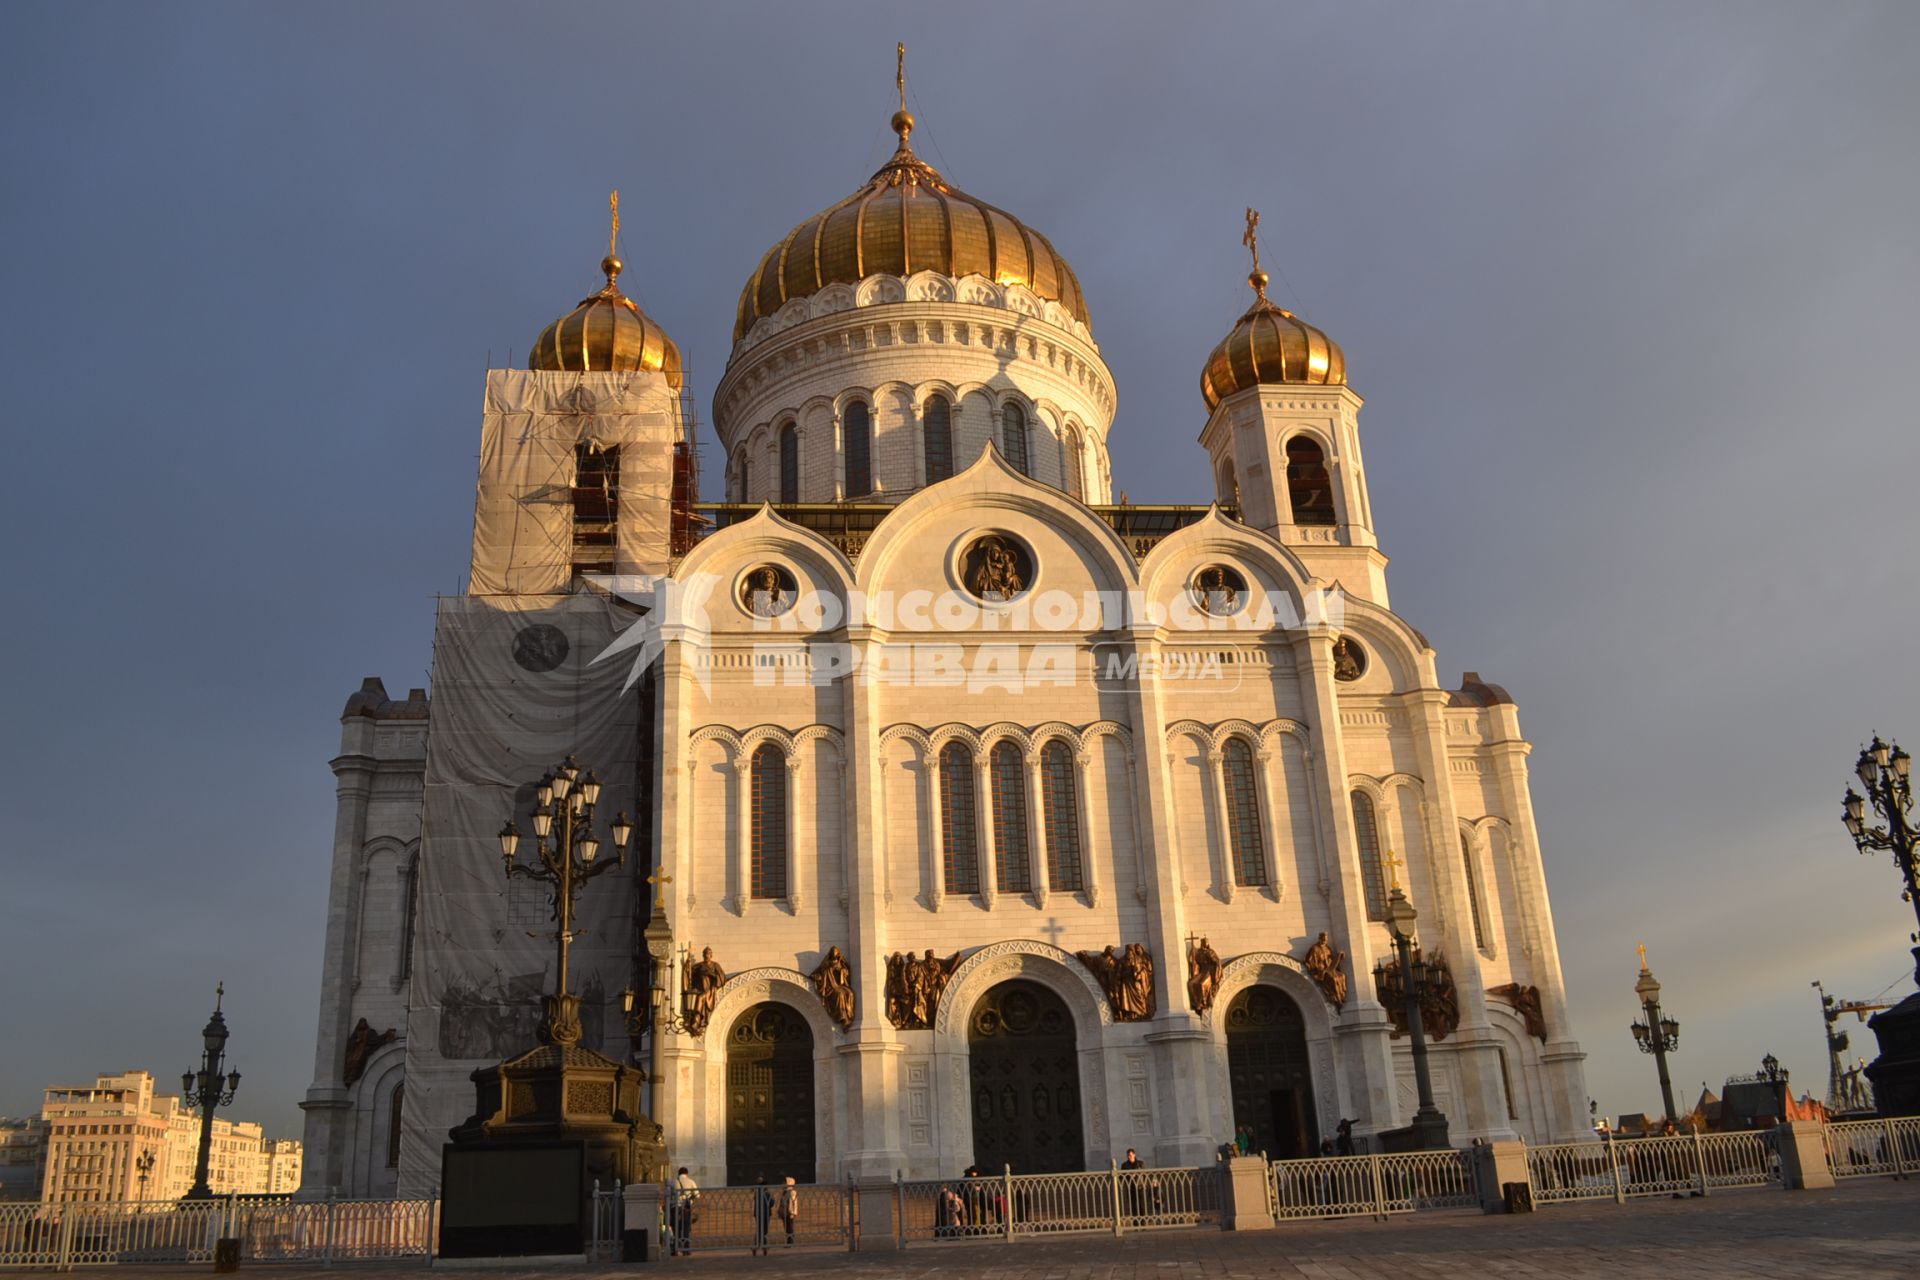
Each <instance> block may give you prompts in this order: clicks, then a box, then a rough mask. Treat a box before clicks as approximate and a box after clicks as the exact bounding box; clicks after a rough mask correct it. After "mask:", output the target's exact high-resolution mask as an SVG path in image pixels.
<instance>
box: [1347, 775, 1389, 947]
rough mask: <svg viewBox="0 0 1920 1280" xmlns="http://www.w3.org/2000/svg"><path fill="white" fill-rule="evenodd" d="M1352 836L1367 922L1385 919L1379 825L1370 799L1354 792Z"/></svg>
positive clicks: (1383, 871)
mask: <svg viewBox="0 0 1920 1280" xmlns="http://www.w3.org/2000/svg"><path fill="white" fill-rule="evenodd" d="M1353 834H1354V837H1355V838H1356V839H1358V840H1359V842H1360V884H1361V886H1362V887H1363V888H1364V889H1365V890H1366V895H1367V919H1369V920H1385V919H1386V918H1387V876H1386V868H1385V867H1383V866H1382V865H1381V863H1380V826H1379V824H1378V823H1377V822H1375V821H1374V816H1373V799H1372V798H1371V797H1370V796H1368V795H1367V793H1366V792H1364V791H1356V792H1354V793H1353Z"/></svg>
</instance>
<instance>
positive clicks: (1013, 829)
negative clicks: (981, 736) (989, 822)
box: [987, 742, 1033, 893]
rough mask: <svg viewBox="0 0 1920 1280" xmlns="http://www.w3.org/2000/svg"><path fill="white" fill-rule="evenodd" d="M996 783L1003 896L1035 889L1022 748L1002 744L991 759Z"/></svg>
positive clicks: (996, 845)
mask: <svg viewBox="0 0 1920 1280" xmlns="http://www.w3.org/2000/svg"><path fill="white" fill-rule="evenodd" d="M987 761H988V770H989V773H990V775H991V777H992V781H993V852H994V862H995V868H994V877H993V879H994V884H995V885H996V886H997V887H998V888H999V890H1000V892H1001V893H1025V892H1026V891H1027V890H1029V889H1031V888H1032V887H1033V873H1032V870H1031V866H1032V864H1031V862H1030V861H1029V860H1028V857H1027V778H1026V766H1025V763H1024V762H1023V761H1022V760H1021V759H1020V748H1019V747H1016V746H1015V745H1013V743H1011V742H1002V743H1001V744H1000V745H999V746H997V747H995V748H994V749H993V754H992V755H990V756H989V757H988V758H987Z"/></svg>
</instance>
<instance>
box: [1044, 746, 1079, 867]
mask: <svg viewBox="0 0 1920 1280" xmlns="http://www.w3.org/2000/svg"><path fill="white" fill-rule="evenodd" d="M1040 782H1041V786H1042V788H1043V790H1042V792H1041V801H1042V803H1041V809H1040V813H1041V816H1042V817H1043V818H1045V819H1046V827H1047V887H1048V888H1050V889H1052V890H1053V891H1054V892H1056V893H1075V892H1078V891H1079V890H1081V889H1084V888H1085V887H1086V875H1085V873H1084V871H1083V870H1082V868H1081V864H1080V798H1079V796H1078V794H1077V793H1076V792H1075V791H1074V780H1073V751H1072V750H1071V749H1070V748H1069V747H1068V746H1067V744H1066V743H1064V742H1062V741H1060V739H1058V738H1055V739H1054V740H1053V741H1052V742H1049V743H1048V744H1047V745H1046V746H1045V747H1044V748H1042V749H1041V752H1040Z"/></svg>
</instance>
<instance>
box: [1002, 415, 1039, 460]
mask: <svg viewBox="0 0 1920 1280" xmlns="http://www.w3.org/2000/svg"><path fill="white" fill-rule="evenodd" d="M1000 437H1001V439H1000V443H1001V444H1002V445H1003V446H1004V447H1005V449H1006V454H1007V463H1008V464H1009V465H1010V466H1012V468H1013V469H1014V470H1015V471H1018V472H1019V473H1020V474H1021V475H1023V476H1024V475H1031V474H1033V472H1032V469H1031V468H1030V467H1029V466H1028V465H1027V411H1026V410H1025V409H1022V408H1021V407H1020V406H1019V405H1017V404H1009V405H1008V406H1007V407H1006V408H1004V409H1002V410H1001V411H1000Z"/></svg>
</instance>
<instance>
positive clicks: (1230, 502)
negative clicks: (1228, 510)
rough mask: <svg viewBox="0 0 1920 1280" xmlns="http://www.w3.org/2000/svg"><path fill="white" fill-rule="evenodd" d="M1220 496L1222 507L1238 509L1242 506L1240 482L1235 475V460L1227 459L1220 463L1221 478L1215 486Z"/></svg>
mask: <svg viewBox="0 0 1920 1280" xmlns="http://www.w3.org/2000/svg"><path fill="white" fill-rule="evenodd" d="M1215 488H1216V490H1217V491H1218V492H1219V494H1220V505H1221V506H1223V507H1238V506H1239V505H1240V481H1239V480H1238V479H1237V478H1236V477H1235V476H1234V473H1233V459H1231V458H1227V459H1224V460H1222V461H1221V463H1220V478H1219V481H1218V483H1217V484H1216V485H1215Z"/></svg>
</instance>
